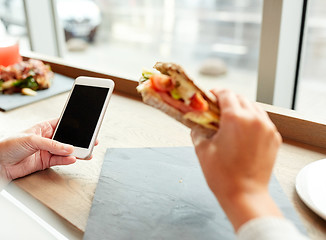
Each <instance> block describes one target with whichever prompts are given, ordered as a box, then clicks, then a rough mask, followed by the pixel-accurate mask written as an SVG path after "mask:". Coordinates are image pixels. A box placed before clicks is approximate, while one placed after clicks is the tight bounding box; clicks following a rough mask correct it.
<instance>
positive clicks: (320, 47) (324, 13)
mask: <svg viewBox="0 0 326 240" xmlns="http://www.w3.org/2000/svg"><path fill="white" fill-rule="evenodd" d="M325 23H326V2H325V1H323V0H311V1H309V7H308V13H307V22H306V34H305V42H304V45H303V59H302V65H301V79H300V81H299V85H298V93H297V100H296V110H298V111H299V112H302V113H305V114H309V115H318V116H319V117H322V118H324V119H326V110H324V109H325V105H326V24H325Z"/></svg>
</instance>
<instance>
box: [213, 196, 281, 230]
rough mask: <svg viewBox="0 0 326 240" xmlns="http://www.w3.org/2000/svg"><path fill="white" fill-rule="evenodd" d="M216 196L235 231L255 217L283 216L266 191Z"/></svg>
mask: <svg viewBox="0 0 326 240" xmlns="http://www.w3.org/2000/svg"><path fill="white" fill-rule="evenodd" d="M217 198H218V199H219V202H220V204H221V206H222V208H223V209H224V211H225V213H226V215H227V216H228V218H229V220H230V222H231V223H232V225H233V227H234V230H235V231H236V232H237V231H238V229H239V228H240V227H241V226H242V225H243V224H244V223H246V222H248V221H250V220H252V219H255V218H260V217H268V216H272V217H282V218H283V215H282V213H281V211H280V209H279V208H278V206H277V205H276V204H275V202H274V200H273V199H272V198H271V196H270V195H269V193H268V192H267V191H263V192H257V193H241V194H237V193H235V194H232V195H231V196H217Z"/></svg>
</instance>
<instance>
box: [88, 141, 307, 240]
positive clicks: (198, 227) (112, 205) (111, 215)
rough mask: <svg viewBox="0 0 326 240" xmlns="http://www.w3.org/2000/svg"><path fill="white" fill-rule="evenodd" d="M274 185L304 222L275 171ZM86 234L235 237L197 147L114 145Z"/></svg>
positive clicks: (285, 206)
mask: <svg viewBox="0 0 326 240" xmlns="http://www.w3.org/2000/svg"><path fill="white" fill-rule="evenodd" d="M270 191H271V194H272V196H273V198H274V199H275V201H276V202H277V203H278V205H279V206H280V208H281V209H282V211H283V213H284V214H285V216H286V217H288V218H289V219H290V220H292V221H293V222H294V223H295V224H296V225H297V226H298V227H299V228H300V229H302V231H304V228H303V227H302V224H301V222H300V220H299V218H298V216H297V214H296V212H295V211H294V209H293V207H292V205H291V203H290V202H289V200H288V199H287V197H286V196H285V194H284V193H283V191H282V189H281V187H280V185H279V183H278V182H277V180H276V178H275V177H273V178H272V181H271V184H270ZM84 239H92V240H94V239H96V240H97V239H139V240H140V239H141V240H144V239H235V235H234V233H233V228H232V226H231V224H230V222H229V221H228V219H227V217H226V216H225V214H224V212H223V210H222V209H221V207H220V206H219V204H218V202H217V200H216V199H215V197H214V195H213V194H212V193H211V191H210V190H209V188H208V186H207V184H206V182H205V179H204V176H203V174H202V171H201V169H200V167H199V164H198V160H197V157H196V155H195V152H194V149H193V148H192V147H175V148H125V149H124V148H117V149H108V151H107V152H106V156H105V159H104V163H103V167H102V172H101V175H100V179H99V183H98V185H97V189H96V193H95V196H94V200H93V205H92V208H91V212H90V215H89V219H88V223H87V227H86V232H85V235H84Z"/></svg>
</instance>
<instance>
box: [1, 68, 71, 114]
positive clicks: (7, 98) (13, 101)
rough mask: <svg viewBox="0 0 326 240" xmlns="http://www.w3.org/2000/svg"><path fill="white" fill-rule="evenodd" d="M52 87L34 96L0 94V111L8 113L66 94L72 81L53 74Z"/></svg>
mask: <svg viewBox="0 0 326 240" xmlns="http://www.w3.org/2000/svg"><path fill="white" fill-rule="evenodd" d="M52 81H53V82H52V86H51V87H50V88H49V89H45V90H40V91H37V95H36V96H25V95H22V94H20V93H14V94H10V95H6V94H0V109H1V110H2V111H9V110H12V109H15V108H18V107H22V106H25V105H27V104H30V103H33V102H37V101H40V100H42V99H45V98H48V97H52V96H54V95H57V94H59V93H63V92H67V91H69V90H70V89H71V87H72V85H73V83H74V79H72V78H69V77H66V76H64V75H60V74H57V73H55V74H54V79H53V80H52Z"/></svg>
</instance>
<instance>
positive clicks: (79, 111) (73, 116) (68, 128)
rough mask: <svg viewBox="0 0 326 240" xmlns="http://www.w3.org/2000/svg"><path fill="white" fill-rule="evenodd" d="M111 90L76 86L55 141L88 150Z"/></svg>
mask: <svg viewBox="0 0 326 240" xmlns="http://www.w3.org/2000/svg"><path fill="white" fill-rule="evenodd" d="M108 93H109V88H103V87H93V86H84V85H75V87H74V89H73V91H72V93H71V96H70V99H69V102H68V104H67V106H66V109H65V111H64V113H63V115H62V119H61V121H60V123H59V126H58V128H57V131H56V133H55V135H54V137H53V139H54V140H56V141H59V142H62V143H67V144H71V145H73V146H76V147H81V148H88V147H89V144H90V142H91V140H92V136H93V133H94V130H95V128H96V125H97V122H98V120H99V116H100V114H101V111H102V107H103V105H104V102H105V99H106V97H107V95H108Z"/></svg>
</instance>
